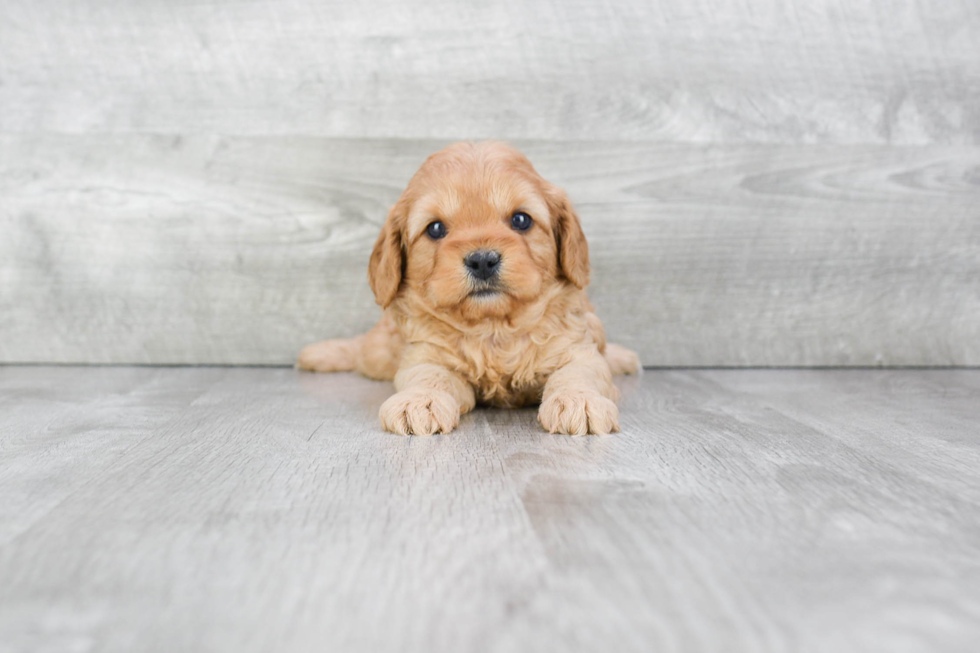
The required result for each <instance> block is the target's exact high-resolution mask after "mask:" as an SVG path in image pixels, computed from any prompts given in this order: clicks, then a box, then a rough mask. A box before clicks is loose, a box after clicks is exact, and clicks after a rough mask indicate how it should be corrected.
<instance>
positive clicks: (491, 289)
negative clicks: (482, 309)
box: [467, 286, 504, 299]
mask: <svg viewBox="0 0 980 653" xmlns="http://www.w3.org/2000/svg"><path fill="white" fill-rule="evenodd" d="M503 294H504V291H503V289H502V288H501V287H500V286H483V287H482V288H475V289H473V290H471V291H470V292H469V294H468V295H467V297H473V298H476V299H493V298H494V297H499V296H501V295H503Z"/></svg>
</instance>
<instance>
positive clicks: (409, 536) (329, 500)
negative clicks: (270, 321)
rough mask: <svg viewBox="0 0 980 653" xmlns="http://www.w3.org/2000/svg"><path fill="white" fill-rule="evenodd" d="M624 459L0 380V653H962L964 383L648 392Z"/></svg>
mask: <svg viewBox="0 0 980 653" xmlns="http://www.w3.org/2000/svg"><path fill="white" fill-rule="evenodd" d="M621 387H622V389H623V394H624V399H623V402H622V425H623V432H622V433H621V434H618V435H614V436H608V437H579V438H574V437H564V436H562V437H559V436H552V435H547V434H545V433H542V432H541V430H540V429H539V427H538V425H537V423H536V421H535V414H534V412H533V411H532V410H517V411H504V410H478V411H476V412H475V413H473V414H471V415H467V416H465V417H464V418H463V420H462V423H461V425H460V428H459V430H458V431H457V432H456V433H453V434H452V435H448V436H437V437H433V438H403V437H397V436H393V435H389V434H386V433H383V432H381V431H380V430H379V428H378V423H377V418H376V413H377V410H378V406H379V405H380V404H381V402H382V400H383V399H384V398H385V397H386V395H387V394H388V393H389V392H390V386H389V385H388V384H384V383H376V382H371V381H367V380H364V379H361V378H359V377H355V376H351V375H335V376H315V375H310V374H303V373H299V372H296V371H294V370H291V369H282V368H152V367H143V368H125V367H115V368H113V367H109V368H99V367H89V368H84V367H78V368H74V367H5V368H4V367H0V652H2V653H10V652H18V653H19V652H21V651H24V652H34V651H59V652H61V651H69V652H84V651H119V652H123V651H125V652H131V651H161V652H167V653H172V652H174V651H222V652H224V651H229V652H232V651H234V652H236V653H238V652H246V651H275V652H277V653H278V652H292V651H398V652H399V653H402V652H407V651H452V652H457V651H487V652H490V651H502V652H503V651H586V650H589V651H616V652H619V651H657V652H669V651H725V652H726V653H728V652H733V651H751V652H756V651H827V652H834V653H838V652H846V651H862V652H864V651H975V650H977V648H976V646H977V642H978V641H980V370H945V371H943V370H893V371H880V370H877V371H872V370H849V371H847V370H811V371H802V370H741V371H735V370H715V371H693V370H676V371H650V370H648V371H647V372H646V373H645V374H644V375H643V376H642V377H640V378H626V379H623V380H622V382H621Z"/></svg>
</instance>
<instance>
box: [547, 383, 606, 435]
mask: <svg viewBox="0 0 980 653" xmlns="http://www.w3.org/2000/svg"><path fill="white" fill-rule="evenodd" d="M538 421H539V422H541V426H543V427H545V428H546V429H547V430H548V432H549V433H564V434H567V435H586V434H589V435H607V434H609V433H613V432H615V431H618V430H619V408H617V407H616V404H615V403H613V402H612V401H611V400H609V399H606V398H605V397H603V396H602V395H601V394H599V393H598V392H565V393H562V392H556V393H555V394H553V395H551V396H550V397H548V398H547V399H545V400H544V401H543V402H541V407H540V408H539V409H538Z"/></svg>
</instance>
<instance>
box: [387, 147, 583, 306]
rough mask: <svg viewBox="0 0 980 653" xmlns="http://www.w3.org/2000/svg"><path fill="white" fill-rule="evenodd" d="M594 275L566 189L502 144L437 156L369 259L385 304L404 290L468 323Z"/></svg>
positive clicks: (410, 188) (402, 199) (411, 187)
mask: <svg viewBox="0 0 980 653" xmlns="http://www.w3.org/2000/svg"><path fill="white" fill-rule="evenodd" d="M588 274H589V263H588V246H587V245H586V243H585V237H584V236H583V235H582V230H581V227H580V226H579V220H578V217H577V216H576V215H575V213H574V211H573V210H572V208H571V204H570V203H569V202H568V199H567V197H566V196H565V194H564V192H562V191H561V189H559V188H557V187H555V186H553V185H551V184H549V183H548V182H547V181H545V180H544V179H543V178H542V177H541V176H540V175H538V173H537V172H536V171H535V170H534V168H533V167H532V166H531V164H530V162H529V161H528V160H527V159H526V158H525V157H524V156H523V155H522V154H521V153H520V152H518V151H517V150H515V149H513V148H511V147H509V146H506V145H504V144H502V143H495V142H483V143H476V144H472V143H457V144H456V145H451V146H450V147H448V148H446V149H444V150H442V151H440V152H438V153H436V154H434V155H433V156H431V157H430V158H429V159H428V160H427V161H426V162H425V164H423V166H422V167H421V169H419V171H418V172H417V173H416V174H415V176H414V177H413V178H412V180H411V181H410V182H409V185H408V188H406V190H405V192H404V193H403V194H402V196H401V197H400V198H399V200H398V202H397V203H396V204H395V206H394V207H393V208H392V210H391V213H390V214H389V216H388V220H387V222H386V223H385V226H384V228H383V229H382V232H381V235H380V236H379V238H378V241H377V243H376V244H375V248H374V252H373V253H372V255H371V264H370V267H369V278H370V281H371V286H372V288H373V289H374V292H375V296H376V298H377V300H378V303H379V304H381V305H382V306H387V305H388V304H389V303H391V301H392V300H393V299H394V297H395V296H396V295H397V294H398V292H399V290H401V291H402V292H404V293H411V294H413V295H414V296H415V298H416V299H418V300H420V301H422V302H423V303H424V304H426V305H427V306H429V307H430V308H432V309H434V310H438V311H443V312H451V313H455V314H457V315H458V316H459V317H461V318H463V319H466V320H470V321H473V320H480V319H486V318H502V317H506V316H507V315H508V314H510V313H511V312H512V311H514V310H515V309H516V308H517V307H518V306H519V305H521V304H524V303H528V302H531V301H533V300H534V299H535V298H537V297H538V296H539V295H540V294H541V293H542V292H543V290H544V289H545V288H546V287H548V286H550V285H553V284H556V283H564V282H565V281H566V280H567V281H570V282H571V283H572V284H573V285H575V286H577V287H579V288H582V287H585V285H586V284H587V283H588Z"/></svg>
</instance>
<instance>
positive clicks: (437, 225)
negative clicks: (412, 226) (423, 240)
mask: <svg viewBox="0 0 980 653" xmlns="http://www.w3.org/2000/svg"><path fill="white" fill-rule="evenodd" d="M425 233H426V234H428V236H429V238H431V239H432V240H439V239H440V238H445V237H446V225H444V224H442V223H441V222H440V221H438V220H436V221H435V222H430V223H429V226H428V227H426V228H425Z"/></svg>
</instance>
